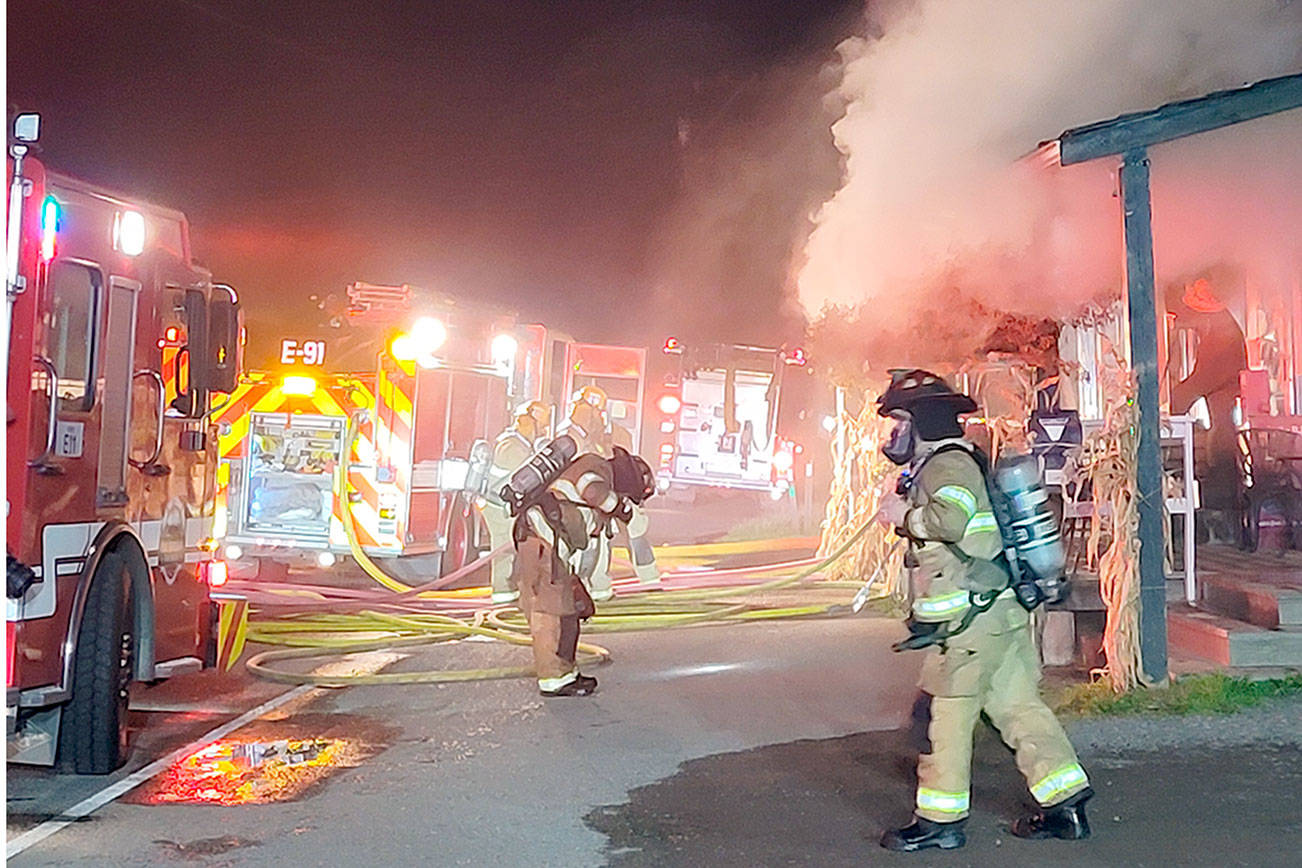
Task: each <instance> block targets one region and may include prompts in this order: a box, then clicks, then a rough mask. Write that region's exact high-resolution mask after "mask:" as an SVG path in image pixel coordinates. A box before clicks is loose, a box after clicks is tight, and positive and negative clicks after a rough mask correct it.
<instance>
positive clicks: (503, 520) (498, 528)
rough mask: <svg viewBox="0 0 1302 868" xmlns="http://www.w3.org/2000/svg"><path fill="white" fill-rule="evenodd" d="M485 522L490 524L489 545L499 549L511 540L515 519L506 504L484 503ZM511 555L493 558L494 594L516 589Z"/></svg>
mask: <svg viewBox="0 0 1302 868" xmlns="http://www.w3.org/2000/svg"><path fill="white" fill-rule="evenodd" d="M484 524H486V525H488V540H489V545H491V546H492V547H493V548H494V549H497V548H499V547H501V546H503V545H505V544H506V543H509V542H510V541H511V530H512V528H514V527H515V519H514V518H512V517H511V514H510V513H509V512H507V509H506V507H505V506H502V505H500V504H496V503H486V504H484ZM511 563H512V559H511V558H510V557H498V558H493V563H492V567H491V570H492V585H493V593H494V594H507V593H510V592H511V591H514V590H515V587H514V585H512V583H511Z"/></svg>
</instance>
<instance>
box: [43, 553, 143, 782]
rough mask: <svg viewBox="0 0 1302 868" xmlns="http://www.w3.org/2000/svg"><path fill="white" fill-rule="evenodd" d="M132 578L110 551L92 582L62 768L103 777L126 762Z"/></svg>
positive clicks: (62, 730) (63, 735)
mask: <svg viewBox="0 0 1302 868" xmlns="http://www.w3.org/2000/svg"><path fill="white" fill-rule="evenodd" d="M130 588H131V574H130V572H129V570H128V567H127V562H126V559H125V558H124V557H123V556H122V555H121V554H120V553H118V552H109V553H108V554H106V555H105V556H104V559H103V560H102V561H100V564H99V568H98V569H97V570H96V571H95V575H94V577H93V578H92V579H91V584H90V592H89V593H88V595H87V597H86V610H85V613H84V614H83V615H82V617H81V632H80V634H79V635H78V637H77V649H76V651H75V652H74V654H75V657H74V658H73V670H72V699H70V700H69V701H68V704H67V705H66V706H64V709H63V720H62V721H61V723H60V726H59V764H60V765H61V766H62V767H63V768H66V769H69V770H72V771H75V772H77V774H81V775H104V774H108V773H109V772H111V771H113V770H114V769H116V768H118V767H119V766H121V765H122V764H123V763H124V762H126V759H127V689H128V687H129V686H130V684H131V671H132V648H131V642H132V637H131V619H130V613H131V608H130V593H131V592H130Z"/></svg>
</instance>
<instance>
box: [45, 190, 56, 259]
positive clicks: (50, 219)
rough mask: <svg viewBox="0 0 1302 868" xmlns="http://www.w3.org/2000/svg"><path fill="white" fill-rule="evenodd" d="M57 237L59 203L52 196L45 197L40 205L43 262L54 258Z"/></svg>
mask: <svg viewBox="0 0 1302 868" xmlns="http://www.w3.org/2000/svg"><path fill="white" fill-rule="evenodd" d="M58 237H59V203H58V202H57V201H55V199H54V197H53V196H46V197H45V201H44V202H43V203H41V259H42V260H44V261H45V262H49V261H50V260H51V259H53V258H54V250H55V245H56V243H57V241H58Z"/></svg>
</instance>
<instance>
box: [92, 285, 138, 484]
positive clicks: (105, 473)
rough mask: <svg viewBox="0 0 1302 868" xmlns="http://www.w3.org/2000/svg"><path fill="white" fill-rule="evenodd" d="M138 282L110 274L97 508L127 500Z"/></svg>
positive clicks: (105, 309)
mask: <svg viewBox="0 0 1302 868" xmlns="http://www.w3.org/2000/svg"><path fill="white" fill-rule="evenodd" d="M139 296H140V284H139V283H138V282H137V281H134V280H128V279H127V278H125V277H114V276H110V277H109V287H108V302H107V304H105V306H104V350H103V352H104V356H103V368H102V370H103V373H104V392H103V394H102V395H101V396H100V402H101V404H100V408H101V409H100V435H99V477H98V481H97V483H96V487H95V506H96V507H100V508H103V507H115V506H122V505H123V504H125V503H126V502H127V451H128V448H129V446H130V443H131V437H130V425H131V374H132V365H133V364H134V362H135V344H136V308H137V302H138V300H139Z"/></svg>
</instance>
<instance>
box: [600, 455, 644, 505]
mask: <svg viewBox="0 0 1302 868" xmlns="http://www.w3.org/2000/svg"><path fill="white" fill-rule="evenodd" d="M614 452H615V455H614V457H613V458H611V459H609V461H610V469H611V472H612V474H613V475H614V480H615V493H616V494H618V495H620V496H621V497H627V498H628V499H629V500H631V501H633V502H634V503H641V502H642V501H644V500H646V499H647V498H648V497H650V496H651V495H653V494H655V493H656V477H655V474H654V473H652V472H651V466H650V465H649V464H647V463H646V462H645V461H643V460H642V459H641V458H640V457H639V456H637V455H633V454H631V453H630V452H629V451H628V450H627V449H624V448H623V447H622V446H616V447H615V450H614Z"/></svg>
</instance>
